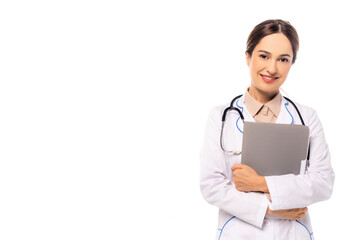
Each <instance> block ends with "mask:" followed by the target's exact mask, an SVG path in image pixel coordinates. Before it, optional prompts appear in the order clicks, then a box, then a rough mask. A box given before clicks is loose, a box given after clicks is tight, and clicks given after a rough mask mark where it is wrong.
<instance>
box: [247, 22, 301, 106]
mask: <svg viewBox="0 0 360 240" xmlns="http://www.w3.org/2000/svg"><path fill="white" fill-rule="evenodd" d="M274 43H275V44H274ZM298 49H299V37H298V35H297V33H296V30H295V29H294V28H293V27H292V26H291V25H290V24H288V23H286V22H284V21H280V20H277V21H273V20H268V21H264V22H262V23H260V24H259V25H257V26H256V27H255V28H254V30H253V31H252V32H251V33H250V35H249V38H248V41H247V49H246V62H247V65H248V66H249V68H250V76H251V79H252V82H251V86H250V88H249V93H250V94H251V96H253V97H254V98H255V99H256V100H257V101H259V102H261V103H267V102H269V101H270V100H271V99H272V98H273V97H274V96H275V95H276V93H277V92H278V90H279V88H280V86H281V85H282V84H283V83H284V82H285V80H286V77H287V75H288V73H289V71H290V68H291V65H292V64H293V63H295V60H296V54H297V51H298ZM275 80H276V81H275Z"/></svg>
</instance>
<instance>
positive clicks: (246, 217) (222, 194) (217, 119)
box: [200, 108, 269, 228]
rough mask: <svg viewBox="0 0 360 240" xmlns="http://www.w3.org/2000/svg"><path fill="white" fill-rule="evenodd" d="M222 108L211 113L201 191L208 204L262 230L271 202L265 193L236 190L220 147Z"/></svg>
mask: <svg viewBox="0 0 360 240" xmlns="http://www.w3.org/2000/svg"><path fill="white" fill-rule="evenodd" d="M221 111H222V110H221V109H219V108H215V109H213V110H212V111H211V113H210V116H209V120H208V123H207V127H206V131H205V137H204V142H203V147H202V150H201V154H200V158H201V166H200V168H201V173H200V189H201V193H202V195H203V197H204V198H205V200H206V201H207V202H209V203H210V204H212V205H215V206H216V207H218V208H220V209H222V210H224V211H226V212H227V213H229V214H231V215H234V216H236V217H237V218H239V219H241V220H243V221H245V222H247V223H249V224H251V225H254V226H256V227H258V228H262V224H263V221H264V217H265V214H266V210H267V207H268V205H269V201H268V199H267V197H266V195H265V194H264V193H258V192H249V193H245V192H240V191H238V190H236V188H235V185H234V183H233V181H232V176H228V172H229V171H228V170H229V169H227V168H231V166H227V165H228V164H226V160H225V156H224V152H223V151H222V150H221V148H220V127H221Z"/></svg>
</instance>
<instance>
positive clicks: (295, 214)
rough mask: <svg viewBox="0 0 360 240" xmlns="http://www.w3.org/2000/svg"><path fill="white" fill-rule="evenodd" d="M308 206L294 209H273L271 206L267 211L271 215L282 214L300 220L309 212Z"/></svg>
mask: <svg viewBox="0 0 360 240" xmlns="http://www.w3.org/2000/svg"><path fill="white" fill-rule="evenodd" d="M307 210H308V209H307V207H305V208H294V209H286V210H276V211H272V210H270V208H268V209H267V211H266V213H267V214H270V215H276V216H280V217H282V218H286V219H292V220H299V219H301V218H303V217H305V214H306V212H307Z"/></svg>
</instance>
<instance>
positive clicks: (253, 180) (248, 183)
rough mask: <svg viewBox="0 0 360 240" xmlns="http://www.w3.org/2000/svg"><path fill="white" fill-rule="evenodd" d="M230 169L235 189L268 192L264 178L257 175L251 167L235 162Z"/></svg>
mask: <svg viewBox="0 0 360 240" xmlns="http://www.w3.org/2000/svg"><path fill="white" fill-rule="evenodd" d="M231 170H232V171H233V175H234V178H233V181H234V183H235V186H236V189H237V190H239V191H243V192H264V193H269V189H268V187H267V184H266V180H265V178H264V177H263V176H259V175H258V174H257V173H256V172H255V170H254V169H252V168H251V167H249V166H247V165H243V164H235V165H234V166H233V167H232V168H231Z"/></svg>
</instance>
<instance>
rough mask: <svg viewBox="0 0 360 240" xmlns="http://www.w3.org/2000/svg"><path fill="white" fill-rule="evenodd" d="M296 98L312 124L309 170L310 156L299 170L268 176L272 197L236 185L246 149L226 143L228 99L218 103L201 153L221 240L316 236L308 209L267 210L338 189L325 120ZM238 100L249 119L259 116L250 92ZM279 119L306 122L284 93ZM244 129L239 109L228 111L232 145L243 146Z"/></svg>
mask: <svg viewBox="0 0 360 240" xmlns="http://www.w3.org/2000/svg"><path fill="white" fill-rule="evenodd" d="M295 104H296V106H297V107H298V109H299V110H300V113H301V114H302V117H303V119H304V122H305V125H306V126H309V128H310V148H311V152H310V166H309V168H308V172H307V174H305V172H304V168H305V167H304V165H305V160H304V161H303V166H302V173H301V174H300V175H298V176H295V175H293V174H288V175H282V176H268V177H265V179H266V182H267V185H268V188H269V191H270V195H271V198H272V201H271V202H270V201H269V200H268V198H267V197H266V195H265V194H264V193H260V192H249V193H245V192H241V191H238V190H236V188H235V185H234V182H233V181H232V178H233V175H232V171H231V167H232V166H233V165H234V164H236V163H241V155H238V156H234V155H229V154H226V153H224V151H222V150H221V148H220V130H221V116H222V113H223V110H224V109H225V108H226V107H227V106H228V105H223V106H218V107H215V108H214V109H212V111H211V113H210V116H209V119H208V123H207V127H206V131H205V138H204V143H203V147H202V150H201V154H200V155H201V174H200V188H201V192H202V195H203V197H204V198H205V200H206V201H208V202H209V203H210V204H212V205H215V206H216V207H218V208H219V218H218V226H217V230H216V231H217V236H216V240H235V239H236V240H242V239H244V240H249V239H257V240H262V239H264V240H265V239H266V240H270V239H274V240H292V239H312V240H314V233H313V231H312V227H311V222H310V217H309V214H308V213H307V214H306V216H305V217H304V218H302V219H300V220H299V221H295V220H288V219H282V218H280V217H272V216H268V215H266V210H267V207H268V206H269V207H270V209H271V210H280V209H291V208H302V207H307V206H309V205H311V204H313V203H316V202H319V201H324V200H327V199H328V198H329V197H330V195H331V193H332V189H333V184H334V178H335V175H334V172H333V170H332V167H331V163H330V153H329V149H328V146H327V144H326V141H325V136H324V132H323V129H322V125H321V123H320V120H319V118H318V116H317V114H316V112H315V111H314V110H313V109H311V108H309V107H305V106H302V105H300V104H298V103H295ZM234 105H236V106H237V107H239V109H240V110H241V111H242V112H243V114H244V117H245V121H255V120H254V119H253V118H252V116H251V114H249V112H248V111H247V109H246V106H245V104H244V96H242V97H241V98H240V99H239V100H238V101H237V102H236V104H234ZM277 123H288V124H301V121H300V118H299V116H298V114H297V112H296V110H295V108H294V107H293V106H292V104H291V103H289V102H288V101H287V100H286V99H285V98H284V97H282V102H281V111H280V114H279V116H278V119H277ZM239 130H241V131H242V130H243V126H242V121H241V120H239V114H237V113H236V112H235V111H231V112H228V115H227V118H226V124H225V127H224V134H223V145H224V147H225V149H226V150H240V151H241V146H242V133H241V132H240V131H239Z"/></svg>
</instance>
